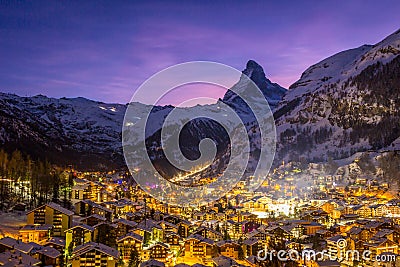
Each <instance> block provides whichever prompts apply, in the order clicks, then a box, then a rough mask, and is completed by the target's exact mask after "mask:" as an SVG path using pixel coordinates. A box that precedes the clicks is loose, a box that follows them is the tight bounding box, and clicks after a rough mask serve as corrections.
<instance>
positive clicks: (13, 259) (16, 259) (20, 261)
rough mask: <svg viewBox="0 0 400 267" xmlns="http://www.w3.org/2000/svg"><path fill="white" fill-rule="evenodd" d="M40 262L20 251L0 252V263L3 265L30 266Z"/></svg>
mask: <svg viewBox="0 0 400 267" xmlns="http://www.w3.org/2000/svg"><path fill="white" fill-rule="evenodd" d="M41 264H42V262H41V261H40V260H38V259H35V258H34V257H32V256H30V255H28V254H25V253H23V252H21V251H16V250H15V251H5V252H2V253H0V265H1V266H5V267H15V266H23V267H31V266H41Z"/></svg>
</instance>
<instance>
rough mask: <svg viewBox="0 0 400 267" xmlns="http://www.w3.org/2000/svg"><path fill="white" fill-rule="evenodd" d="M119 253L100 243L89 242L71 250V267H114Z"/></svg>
mask: <svg viewBox="0 0 400 267" xmlns="http://www.w3.org/2000/svg"><path fill="white" fill-rule="evenodd" d="M119 256H120V255H119V252H118V250H116V249H113V248H111V247H109V246H106V245H104V244H101V243H94V242H89V243H86V244H83V245H81V246H78V247H76V248H75V249H74V250H73V253H72V257H71V261H72V267H81V266H105V267H116V266H117V262H118V259H119Z"/></svg>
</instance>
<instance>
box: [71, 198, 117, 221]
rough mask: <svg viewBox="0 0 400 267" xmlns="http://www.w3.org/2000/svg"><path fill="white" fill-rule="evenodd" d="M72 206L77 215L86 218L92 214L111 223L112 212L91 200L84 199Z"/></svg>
mask: <svg viewBox="0 0 400 267" xmlns="http://www.w3.org/2000/svg"><path fill="white" fill-rule="evenodd" d="M74 206H75V213H76V214H77V215H80V216H83V217H87V216H90V215H92V214H97V215H100V216H102V217H105V218H106V219H107V220H108V221H112V218H113V211H112V210H111V209H108V208H106V207H104V206H102V205H100V204H97V203H95V202H93V201H91V200H87V199H86V200H81V201H78V202H77V203H76V204H75V205H74Z"/></svg>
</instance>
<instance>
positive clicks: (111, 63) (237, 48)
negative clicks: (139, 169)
mask: <svg viewBox="0 0 400 267" xmlns="http://www.w3.org/2000/svg"><path fill="white" fill-rule="evenodd" d="M215 2H218V3H215ZM398 14H400V1H379V2H378V1H283V0H281V1H270V3H267V1H259V2H257V1H176V2H174V1H159V2H153V1H141V2H140V3H139V1H126V2H116V1H108V2H102V1H93V2H89V1H75V2H69V1H68V2H67V1H64V2H55V1H54V2H53V1H49V2H45V1H32V2H27V3H23V2H18V3H10V4H7V3H4V1H2V2H1V3H0V91H3V92H12V93H16V94H19V95H24V96H25V95H36V94H45V95H48V96H52V97H63V96H66V97H76V96H83V97H87V98H90V99H95V100H100V101H105V102H118V103H126V102H128V101H129V100H130V98H131V96H132V94H133V92H134V90H135V89H136V88H137V87H138V86H139V85H140V84H141V83H142V82H144V81H145V80H146V79H147V78H149V77H150V76H151V75H153V74H154V73H155V72H158V71H160V70H162V69H163V68H165V67H168V66H171V65H174V64H177V63H182V62H185V61H193V60H210V61H217V62H221V63H224V64H227V65H230V66H232V67H235V68H237V69H240V70H242V69H243V68H244V66H245V64H246V62H247V60H248V59H254V60H256V61H257V62H258V63H259V64H261V65H262V66H263V67H264V69H265V72H266V74H267V76H268V77H269V78H270V79H271V80H272V81H273V82H277V83H279V84H281V85H282V86H284V87H288V86H289V85H290V84H292V83H293V82H295V81H296V80H297V79H298V78H299V77H300V75H301V73H302V72H303V71H304V70H305V69H306V68H307V67H309V66H310V65H311V64H314V63H316V62H318V61H319V60H321V59H323V58H325V57H327V56H330V55H332V54H334V53H336V52H339V51H341V50H344V49H349V48H354V47H358V46H360V45H362V44H366V43H367V44H374V43H376V42H378V41H380V40H381V39H383V38H384V37H385V36H387V35H389V34H391V33H392V32H394V31H396V30H397V29H398V28H400V23H399V15H398ZM211 88H212V87H211ZM215 88H216V87H214V89H209V90H202V89H198V90H196V88H193V87H190V86H189V87H182V88H181V89H179V90H176V92H175V94H170V95H168V96H166V97H165V98H164V100H163V103H164V104H166V103H171V104H177V103H179V102H181V101H182V100H186V99H188V98H191V97H193V96H208V97H214V98H217V97H222V95H223V92H224V91H223V90H221V89H215Z"/></svg>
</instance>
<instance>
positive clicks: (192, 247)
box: [185, 234, 216, 259]
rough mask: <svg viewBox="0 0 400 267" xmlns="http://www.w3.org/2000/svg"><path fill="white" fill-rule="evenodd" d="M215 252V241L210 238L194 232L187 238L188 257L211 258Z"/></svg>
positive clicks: (186, 252)
mask: <svg viewBox="0 0 400 267" xmlns="http://www.w3.org/2000/svg"><path fill="white" fill-rule="evenodd" d="M215 254H216V249H215V243H214V241H213V240H211V239H209V238H205V237H203V236H201V235H198V234H193V235H190V236H189V237H188V238H187V239H186V240H185V256H187V257H198V258H208V259H210V258H212V257H214V256H215Z"/></svg>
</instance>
